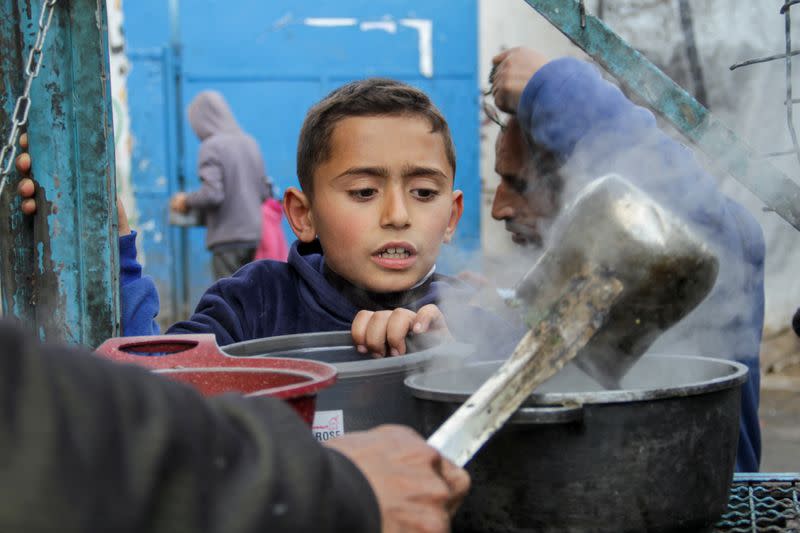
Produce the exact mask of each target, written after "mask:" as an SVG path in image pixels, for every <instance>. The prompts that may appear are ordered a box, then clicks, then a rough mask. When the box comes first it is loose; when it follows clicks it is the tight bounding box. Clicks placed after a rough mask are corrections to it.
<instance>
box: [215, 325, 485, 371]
mask: <svg viewBox="0 0 800 533" xmlns="http://www.w3.org/2000/svg"><path fill="white" fill-rule="evenodd" d="M342 347H349V348H352V347H353V339H352V336H351V333H350V332H349V331H324V332H318V333H297V334H293V335H280V336H277V337H266V338H263V339H253V340H249V341H243V342H237V343H235V344H229V345H227V346H223V347H222V348H221V350H222V351H223V352H224V353H225V355H227V356H230V357H283V358H285V357H287V356H286V355H284V353H285V352H289V351H296V350H301V349H304V350H307V352H308V353H307V354H304V355H301V356H300V357H299V358H302V359H309V360H311V361H315V359H314V358H313V353H314V352H324V351H325V350H326V349H328V350H332V349H340V348H342ZM473 351H474V347H473V346H472V345H471V344H465V343H461V342H455V341H446V342H442V343H440V344H437V345H434V346H431V347H427V348H424V349H422V350H420V351H418V352H415V353H412V354H408V355H398V356H396V357H383V358H372V357H369V356H367V355H365V356H364V359H363V360H361V361H347V362H343V363H326V364H329V365H331V366H333V367H334V368H336V370H337V372H338V375H337V377H338V379H339V381H340V382H341V380H343V379H348V378H358V377H363V376H380V375H384V374H391V373H395V372H398V371H403V372H408V373H414V372H416V371H417V370H419V369H421V368H423V367H424V366H425V365H426V364H427V363H428V361H429V360H430V359H431V358H432V357H435V358H436V360H437V361H445V360H446V361H458V360H459V359H461V358H464V357H467V356H469V355H471V354H472V352H473ZM290 358H293V357H290Z"/></svg>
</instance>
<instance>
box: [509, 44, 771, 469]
mask: <svg viewBox="0 0 800 533" xmlns="http://www.w3.org/2000/svg"><path fill="white" fill-rule="evenodd" d="M517 117H518V120H519V122H520V125H521V126H522V130H523V131H525V132H526V134H527V135H528V136H529V139H530V140H531V141H532V142H533V143H535V144H537V145H539V146H542V147H544V148H546V149H547V150H549V151H550V152H552V153H554V154H555V155H556V157H557V158H559V160H560V163H562V164H563V167H562V174H563V175H564V176H566V178H565V180H566V183H565V187H566V190H567V192H569V190H570V189H572V190H578V189H579V188H580V186H581V185H583V184H585V183H587V182H588V181H589V180H591V179H596V178H598V177H601V176H603V175H605V174H608V173H616V174H619V175H621V176H623V177H624V178H626V179H628V180H629V181H631V182H632V183H634V184H636V185H637V186H638V187H640V188H641V189H642V190H644V191H646V192H648V193H649V194H651V195H652V196H653V197H654V198H655V199H656V200H657V201H658V202H660V203H661V204H662V205H664V206H665V207H667V208H669V209H671V210H673V211H674V212H676V213H678V214H679V215H681V216H682V217H683V218H684V219H685V220H687V221H688V222H689V223H690V225H691V226H692V228H693V229H694V230H695V231H697V232H698V233H699V234H700V235H702V236H703V237H704V239H705V240H706V242H707V243H708V244H709V245H710V246H711V247H712V248H713V249H714V251H715V252H716V253H717V254H718V256H719V259H720V274H719V278H718V280H717V283H716V286H715V287H714V289H713V291H712V293H711V294H710V295H709V297H708V298H707V299H706V300H705V301H704V302H703V303H702V304H701V305H700V306H698V307H697V309H695V310H694V311H693V312H692V313H691V314H690V315H689V316H687V317H686V318H685V319H684V320H683V321H681V322H680V323H679V324H677V325H676V326H675V327H673V328H672V329H671V330H669V331H667V332H665V333H664V335H662V337H661V338H659V339H658V341H657V342H656V343H655V344H654V346H653V347H652V348H651V350H650V353H666V354H673V355H675V354H685V355H706V356H711V357H721V358H728V359H735V360H737V361H739V362H742V363H744V364H746V365H747V366H748V368H749V370H750V376H749V378H748V381H747V382H746V383H745V384H744V386H743V388H742V417H741V428H740V438H739V449H738V454H737V470H739V471H757V470H758V465H759V460H760V454H761V433H760V429H759V424H758V400H759V367H758V358H759V347H760V344H761V331H762V325H763V320H764V270H763V268H764V253H765V252H764V237H763V234H762V231H761V227H760V226H759V225H758V223H757V222H756V221H755V219H754V218H753V217H752V216H751V215H750V214H749V213H748V212H747V211H746V210H745V209H744V208H743V207H742V206H740V205H739V204H737V203H735V202H733V201H732V200H730V199H728V198H726V197H725V196H724V195H722V193H720V192H719V188H718V186H717V183H716V182H715V180H714V179H713V178H712V177H711V176H710V175H708V174H707V173H706V172H704V171H703V169H702V168H701V167H700V165H699V163H698V162H697V161H696V160H695V159H694V157H693V155H692V154H691V152H690V151H689V150H688V149H687V148H686V147H684V146H683V145H681V144H680V143H678V142H676V141H674V140H673V139H671V138H670V137H668V136H667V135H665V134H664V133H663V132H662V131H660V130H659V129H658V127H657V124H656V120H655V117H654V116H653V115H652V113H650V112H649V111H647V110H646V109H644V108H641V107H638V106H635V105H634V104H633V103H631V102H630V101H629V100H628V99H627V98H625V96H624V95H623V94H622V92H621V91H620V90H619V89H618V88H617V87H615V86H614V85H612V84H611V83H608V82H607V81H605V80H604V79H603V78H602V77H601V75H600V73H599V71H598V70H597V69H596V68H594V67H593V66H592V65H590V64H588V63H586V62H583V61H579V60H577V59H559V60H556V61H552V62H550V63H548V64H546V65H545V66H543V67H542V68H541V69H540V70H539V71H538V72H537V73H536V74H535V75H534V76H533V77H532V78H531V79H530V81H529V82H528V84H527V86H526V87H525V90H524V92H523V94H522V97H521V99H520V103H519V108H518V114H517Z"/></svg>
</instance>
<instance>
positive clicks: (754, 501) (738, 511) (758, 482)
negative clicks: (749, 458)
mask: <svg viewBox="0 0 800 533" xmlns="http://www.w3.org/2000/svg"><path fill="white" fill-rule="evenodd" d="M768 532H776V533H777V532H780V533H800V474H736V476H735V477H734V479H733V485H732V486H731V492H730V499H729V500H728V509H727V510H726V511H725V514H724V515H722V518H721V519H720V521H719V522H718V523H717V525H716V526H714V529H713V533H768Z"/></svg>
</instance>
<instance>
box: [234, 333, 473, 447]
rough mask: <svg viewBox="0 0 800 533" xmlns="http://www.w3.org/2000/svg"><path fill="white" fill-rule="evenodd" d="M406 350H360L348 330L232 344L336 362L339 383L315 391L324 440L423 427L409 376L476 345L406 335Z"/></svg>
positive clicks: (317, 431)
mask: <svg viewBox="0 0 800 533" xmlns="http://www.w3.org/2000/svg"><path fill="white" fill-rule="evenodd" d="M406 347H407V349H408V353H407V354H406V355H402V356H397V357H384V358H381V359H375V358H373V357H371V356H369V355H364V354H361V353H359V352H358V351H357V350H356V348H355V346H354V345H353V339H352V336H351V334H350V332H349V331H333V332H322V333H303V334H297V335H282V336H278V337H269V338H265V339H256V340H251V341H245V342H240V343H236V344H229V345H227V346H225V347H224V348H222V350H223V351H224V352H225V353H226V354H228V355H233V356H261V357H298V358H301V359H311V360H314V361H321V362H324V363H329V364H331V365H333V366H334V367H335V368H336V370H337V375H336V383H335V384H334V385H332V386H330V387H328V388H326V389H324V390H321V391H320V392H318V393H317V404H316V406H317V413H316V416H315V419H314V424H313V430H314V436H315V437H316V438H317V439H318V440H321V441H325V440H329V439H331V438H334V437H338V436H340V435H342V434H343V433H345V432H350V431H361V430H366V429H371V428H374V427H376V426H378V425H380V424H404V425H407V426H411V427H413V428H415V429H417V430H419V427H418V424H417V413H416V410H415V406H414V397H413V396H412V395H411V394H410V392H409V391H408V390H407V389H406V388H405V386H404V385H403V381H404V380H405V379H406V377H408V376H410V375H412V374H414V373H417V372H421V371H423V370H425V369H427V368H429V367H430V366H431V365H432V364H435V365H442V366H447V365H452V364H460V363H462V362H463V358H464V357H466V356H468V355H469V354H470V353H471V352H472V351H473V348H472V347H471V346H470V345H467V344H462V343H457V342H442V340H441V338H439V337H437V336H435V335H432V334H423V335H415V336H413V337H410V338H408V339H407V340H406Z"/></svg>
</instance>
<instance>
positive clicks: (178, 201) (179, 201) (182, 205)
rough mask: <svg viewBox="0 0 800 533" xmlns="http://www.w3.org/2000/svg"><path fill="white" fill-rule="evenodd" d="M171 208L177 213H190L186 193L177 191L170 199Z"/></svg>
mask: <svg viewBox="0 0 800 533" xmlns="http://www.w3.org/2000/svg"><path fill="white" fill-rule="evenodd" d="M169 208H170V209H172V210H173V211H175V212H176V213H188V212H189V206H188V205H186V193H185V192H179V193H175V195H174V196H173V197H172V198H170V200H169Z"/></svg>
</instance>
